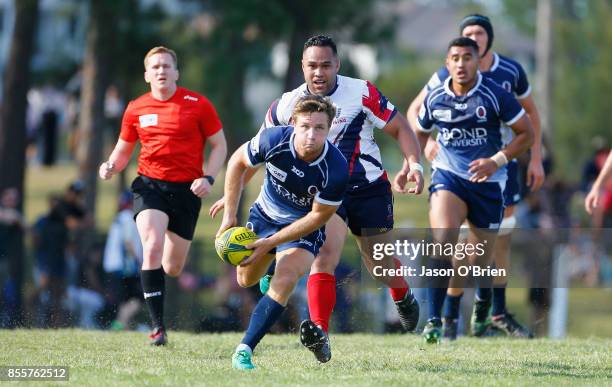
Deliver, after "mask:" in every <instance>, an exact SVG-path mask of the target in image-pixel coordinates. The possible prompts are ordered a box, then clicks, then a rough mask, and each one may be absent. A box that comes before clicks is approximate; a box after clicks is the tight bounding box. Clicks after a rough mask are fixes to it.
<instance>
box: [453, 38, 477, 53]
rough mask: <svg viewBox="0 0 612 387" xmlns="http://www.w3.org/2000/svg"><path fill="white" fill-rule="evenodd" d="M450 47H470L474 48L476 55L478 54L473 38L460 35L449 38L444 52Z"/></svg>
mask: <svg viewBox="0 0 612 387" xmlns="http://www.w3.org/2000/svg"><path fill="white" fill-rule="evenodd" d="M451 47H471V48H472V49H473V50H474V53H475V54H476V56H478V43H476V41H475V40H472V39H470V38H466V37H464V36H461V37H459V38H455V39H453V40H451V41H450V43H449V44H448V49H447V50H446V52H449V51H450V49H451Z"/></svg>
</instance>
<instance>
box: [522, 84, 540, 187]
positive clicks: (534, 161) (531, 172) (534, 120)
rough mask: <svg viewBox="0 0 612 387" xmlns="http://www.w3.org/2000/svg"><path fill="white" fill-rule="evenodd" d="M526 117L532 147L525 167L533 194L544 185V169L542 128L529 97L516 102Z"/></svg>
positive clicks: (534, 105)
mask: <svg viewBox="0 0 612 387" xmlns="http://www.w3.org/2000/svg"><path fill="white" fill-rule="evenodd" d="M518 101H519V103H520V104H521V106H522V107H523V109H525V112H526V113H527V116H528V117H529V121H531V126H532V128H533V145H532V146H531V157H530V159H529V166H528V167H527V185H528V186H529V187H530V188H531V191H532V192H535V191H537V190H539V189H540V187H542V184H543V183H544V167H543V166H542V126H541V121H540V114H539V113H538V108H537V107H536V104H535V101H534V100H533V97H532V96H531V95H528V96H526V97H524V98H521V99H519V100H518Z"/></svg>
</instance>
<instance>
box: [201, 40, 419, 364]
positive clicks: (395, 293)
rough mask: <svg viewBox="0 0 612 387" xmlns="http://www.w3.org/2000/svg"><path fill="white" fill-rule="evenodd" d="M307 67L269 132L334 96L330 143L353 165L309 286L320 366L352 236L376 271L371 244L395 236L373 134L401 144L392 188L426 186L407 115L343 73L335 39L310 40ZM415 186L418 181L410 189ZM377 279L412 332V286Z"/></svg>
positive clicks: (311, 330)
mask: <svg viewBox="0 0 612 387" xmlns="http://www.w3.org/2000/svg"><path fill="white" fill-rule="evenodd" d="M302 70H303V72H304V81H305V82H304V83H303V84H302V85H300V86H299V87H297V88H296V89H294V90H291V91H289V92H286V93H284V94H283V95H282V96H281V97H280V98H279V99H278V100H276V101H274V102H273V103H272V105H271V106H270V108H269V110H268V113H267V114H266V118H265V122H264V124H263V127H270V126H274V125H288V124H289V123H290V121H291V116H292V110H293V106H294V105H295V103H296V101H297V100H298V99H299V98H300V97H302V96H305V95H313V94H314V95H322V96H329V98H330V99H331V100H332V102H333V103H334V105H335V106H336V109H337V110H336V116H335V117H334V120H333V121H332V124H331V128H330V131H329V136H328V138H329V140H330V141H331V142H332V144H334V145H335V146H336V147H337V148H338V149H340V151H341V152H342V154H343V155H344V157H345V158H346V159H347V161H348V163H349V183H348V189H347V193H346V196H345V198H344V201H343V203H342V205H341V206H340V208H339V209H338V212H337V214H335V215H334V216H332V218H331V219H330V221H329V222H328V223H327V224H326V232H327V235H328V236H329V237H328V238H327V240H326V241H325V243H324V244H323V246H322V247H321V250H320V252H319V254H318V255H317V257H316V258H315V260H314V262H313V264H312V267H311V270H310V275H309V277H308V284H307V290H308V310H309V314H310V319H309V320H305V321H303V322H302V324H301V327H300V339H301V341H302V344H303V345H304V346H305V347H307V348H309V349H311V350H313V352H314V355H315V357H316V358H317V359H318V360H319V361H321V362H325V361H328V360H329V359H330V357H331V352H330V349H329V346H328V345H327V342H325V343H324V344H325V345H323V346H321V345H319V344H321V343H318V342H313V341H311V339H313V340H315V341H319V339H320V338H321V337H324V336H326V333H327V332H328V328H329V322H330V318H331V314H332V311H333V309H334V305H335V303H336V277H335V276H334V272H335V269H336V267H337V266H338V263H339V261H340V255H341V253H342V249H343V247H344V242H345V240H346V237H347V234H348V231H349V230H350V231H351V233H352V234H353V235H354V236H355V239H356V241H357V245H358V247H359V249H360V252H361V255H362V257H363V261H364V264H365V266H366V267H367V268H368V270H370V271H372V270H373V267H374V266H375V265H380V263H381V262H377V261H375V260H374V259H373V258H372V251H371V249H370V248H369V246H370V244H371V241H372V239H384V238H390V236H391V232H390V231H391V230H392V229H393V226H394V217H393V194H392V192H391V186H392V184H391V182H390V181H389V179H388V177H387V171H386V170H385V169H384V166H383V160H382V156H381V151H380V149H379V147H378V144H377V143H376V140H375V137H374V136H375V132H376V131H377V130H378V129H380V130H381V131H382V132H384V133H385V134H387V135H389V136H391V137H392V138H393V139H395V140H396V141H397V143H398V145H399V148H400V150H401V152H402V154H403V156H404V157H405V160H406V163H405V166H404V168H403V169H402V170H401V171H399V172H398V173H397V175H396V176H395V178H394V180H393V188H394V189H395V190H396V191H397V192H400V193H410V194H420V193H421V191H422V189H423V184H424V182H423V177H422V167H421V165H420V164H419V161H420V159H419V147H418V143H417V140H416V137H415V136H414V133H413V132H412V131H411V130H410V126H409V125H408V122H407V121H406V118H405V117H403V116H402V114H400V113H399V112H398V111H397V109H396V108H395V106H393V104H392V103H391V102H390V101H389V100H388V99H387V98H386V97H385V96H384V95H383V94H382V93H381V92H380V91H379V90H378V89H377V88H376V87H375V86H374V85H373V84H372V83H370V82H368V81H366V80H363V79H356V78H349V77H345V76H342V75H339V74H338V71H339V70H340V59H339V58H338V53H337V48H336V44H335V43H334V41H333V40H332V39H331V38H330V37H328V36H324V35H319V36H313V37H311V38H310V39H308V40H307V41H306V43H305V44H304V50H303V52H302ZM409 182H410V185H412V184H413V185H412V186H411V187H408V183H409ZM222 208H223V199H220V200H219V201H218V202H217V203H215V204H214V205H213V206H212V207H211V210H210V214H211V215H212V216H214V214H216V213H217V212H219V211H220V210H221V209H222ZM376 233H378V235H372V234H376ZM366 234H367V235H366ZM389 258H390V259H389V260H386V261H390V262H388V263H387V262H385V263H383V266H385V267H387V266H390V267H391V268H393V267H394V266H395V265H399V261H398V260H397V258H395V257H389ZM270 278H271V276H270V275H266V276H265V277H263V278H262V281H261V282H260V287H261V288H262V291H263V292H265V289H266V288H267V285H266V284H267V281H269V279H270ZM376 278H377V279H378V280H381V281H382V282H383V283H384V284H385V285H386V286H388V288H389V293H390V295H391V297H392V298H393V300H394V301H395V305H396V308H397V311H398V314H399V317H400V322H401V323H402V326H403V328H404V330H406V331H412V330H414V329H415V327H416V325H417V323H418V320H419V305H418V302H417V300H416V299H415V298H414V296H413V295H412V292H411V291H410V289H409V286H408V283H407V282H406V281H405V280H404V278H403V277H399V276H398V277H394V278H392V279H390V278H381V277H376Z"/></svg>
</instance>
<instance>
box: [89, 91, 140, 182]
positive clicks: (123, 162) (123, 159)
mask: <svg viewBox="0 0 612 387" xmlns="http://www.w3.org/2000/svg"><path fill="white" fill-rule="evenodd" d="M133 108H134V104H133V101H132V102H130V103H129V104H128V106H127V107H126V108H125V112H124V113H123V118H122V120H121V132H120V134H119V140H118V141H117V144H116V145H115V149H113V152H112V153H111V155H110V157H109V158H108V160H106V161H105V162H103V163H102V164H101V165H100V169H99V170H98V174H99V175H100V177H101V178H102V179H103V180H108V179H110V178H111V177H112V176H113V175H114V174H116V173H119V172H121V171H123V170H124V169H125V167H126V166H127V165H128V162H129V161H130V157H131V156H132V151H133V150H134V146H135V145H136V141H137V140H138V131H137V129H136V128H137V126H138V117H137V116H136V115H135V114H134V113H133V112H132V110H133Z"/></svg>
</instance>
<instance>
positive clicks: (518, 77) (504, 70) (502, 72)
mask: <svg viewBox="0 0 612 387" xmlns="http://www.w3.org/2000/svg"><path fill="white" fill-rule="evenodd" d="M449 76H450V74H449V72H448V69H447V68H446V67H445V66H442V67H440V69H438V71H436V72H435V73H434V74H433V75H432V76H431V78H429V82H427V85H426V86H425V88H426V89H427V91H428V92H429V91H431V90H432V89H435V88H436V87H438V86H440V85H441V84H442V83H443V82H444V81H445V80H446V79H447V78H448V77H449ZM482 76H483V77H485V78H488V79H491V80H493V81H494V82H495V83H497V84H498V85H500V86H501V87H502V88H503V89H504V90H506V91H507V92H509V93H512V94H514V96H515V97H516V98H517V99H523V98H526V97H527V96H529V95H530V94H531V86H530V85H529V80H527V74H526V73H525V70H524V69H523V66H521V65H520V63H518V62H517V61H515V60H514V59H511V58H508V57H506V56H503V55H499V54H498V53H496V52H494V53H493V64H492V65H491V68H490V69H489V71H483V72H482ZM512 137H513V136H512V130H511V129H510V128H507V127H502V142H503V144H504V145H507V144H509V143H510V141H512Z"/></svg>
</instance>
